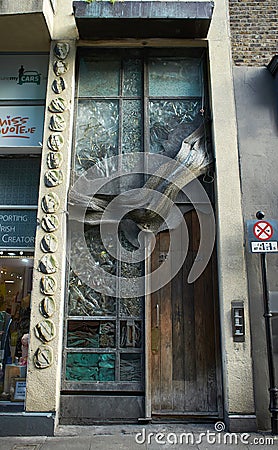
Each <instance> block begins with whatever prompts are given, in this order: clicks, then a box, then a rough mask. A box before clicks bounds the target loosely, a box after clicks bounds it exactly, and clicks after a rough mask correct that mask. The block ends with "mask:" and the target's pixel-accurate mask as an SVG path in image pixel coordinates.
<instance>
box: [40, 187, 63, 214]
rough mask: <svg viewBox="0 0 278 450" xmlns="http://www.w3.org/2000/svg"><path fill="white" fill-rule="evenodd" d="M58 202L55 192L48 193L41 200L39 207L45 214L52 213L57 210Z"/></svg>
mask: <svg viewBox="0 0 278 450" xmlns="http://www.w3.org/2000/svg"><path fill="white" fill-rule="evenodd" d="M59 206H60V200H59V197H58V195H57V194H55V192H50V193H49V194H46V195H44V196H43V198H42V203H41V207H42V209H43V211H44V212H45V213H50V214H51V213H54V212H56V211H57V210H58V209H59Z"/></svg>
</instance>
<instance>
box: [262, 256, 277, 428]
mask: <svg viewBox="0 0 278 450" xmlns="http://www.w3.org/2000/svg"><path fill="white" fill-rule="evenodd" d="M261 269H262V287H263V301H264V318H265V331H266V345H267V358H268V370H269V397H270V402H269V411H270V412H271V431H272V434H278V388H277V387H276V386H275V368H274V359H273V345H272V344H273V342H272V333H271V322H270V320H271V317H272V314H271V312H270V305H269V294H268V287H267V275H266V274H267V272H266V256H265V253H261Z"/></svg>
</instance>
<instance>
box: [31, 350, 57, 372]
mask: <svg viewBox="0 0 278 450" xmlns="http://www.w3.org/2000/svg"><path fill="white" fill-rule="evenodd" d="M52 363H53V350H52V348H51V347H49V345H41V346H40V347H39V348H38V349H37V350H36V352H35V354H34V364H35V367H36V368H37V369H46V368H47V367H49V366H51V364H52Z"/></svg>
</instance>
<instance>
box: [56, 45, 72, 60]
mask: <svg viewBox="0 0 278 450" xmlns="http://www.w3.org/2000/svg"><path fill="white" fill-rule="evenodd" d="M53 51H54V54H55V55H56V57H57V58H59V59H66V57H67V56H68V54H69V51H70V46H69V44H68V43H67V42H57V44H55V46H54V49H53Z"/></svg>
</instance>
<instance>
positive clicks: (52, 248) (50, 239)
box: [41, 234, 58, 253]
mask: <svg viewBox="0 0 278 450" xmlns="http://www.w3.org/2000/svg"><path fill="white" fill-rule="evenodd" d="M57 248H58V239H57V237H56V236H55V234H45V235H44V237H43V238H42V240H41V249H42V251H43V252H44V253H55V252H56V251H57Z"/></svg>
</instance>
